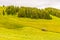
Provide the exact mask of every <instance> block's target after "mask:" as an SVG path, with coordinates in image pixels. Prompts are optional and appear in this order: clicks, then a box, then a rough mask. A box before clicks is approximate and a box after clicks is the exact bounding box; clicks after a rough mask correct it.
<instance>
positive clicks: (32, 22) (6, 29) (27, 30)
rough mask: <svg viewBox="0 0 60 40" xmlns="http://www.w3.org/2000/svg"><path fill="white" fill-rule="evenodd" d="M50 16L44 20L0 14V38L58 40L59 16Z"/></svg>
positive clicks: (59, 29) (11, 39)
mask: <svg viewBox="0 0 60 40" xmlns="http://www.w3.org/2000/svg"><path fill="white" fill-rule="evenodd" d="M52 17H53V19H52V20H46V19H31V18H18V17H16V16H11V15H9V16H7V15H5V16H1V15H0V40H60V33H59V32H60V18H57V17H54V16H52ZM17 26H18V27H17ZM42 28H45V29H46V30H48V31H42V30H41V29H42Z"/></svg>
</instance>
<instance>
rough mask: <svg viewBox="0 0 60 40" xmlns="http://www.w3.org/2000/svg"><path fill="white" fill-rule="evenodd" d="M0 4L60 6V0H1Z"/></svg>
mask: <svg viewBox="0 0 60 40" xmlns="http://www.w3.org/2000/svg"><path fill="white" fill-rule="evenodd" d="M0 5H16V6H30V7H37V8H45V7H54V8H60V0H0Z"/></svg>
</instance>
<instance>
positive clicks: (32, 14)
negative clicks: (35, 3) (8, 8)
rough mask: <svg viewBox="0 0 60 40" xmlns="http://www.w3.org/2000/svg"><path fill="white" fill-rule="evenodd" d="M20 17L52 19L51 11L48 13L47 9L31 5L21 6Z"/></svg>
mask: <svg viewBox="0 0 60 40" xmlns="http://www.w3.org/2000/svg"><path fill="white" fill-rule="evenodd" d="M18 17H27V18H33V19H38V18H40V19H52V18H51V17H50V15H49V13H47V12H46V11H45V10H43V9H41V10H40V9H37V8H30V7H21V8H20V10H19V12H18Z"/></svg>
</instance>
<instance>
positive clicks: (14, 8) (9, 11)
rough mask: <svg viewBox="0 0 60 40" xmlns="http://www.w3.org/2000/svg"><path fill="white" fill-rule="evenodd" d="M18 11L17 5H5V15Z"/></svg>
mask: <svg viewBox="0 0 60 40" xmlns="http://www.w3.org/2000/svg"><path fill="white" fill-rule="evenodd" d="M18 11H19V7H14V6H7V7H6V13H7V15H16V14H17V12H18Z"/></svg>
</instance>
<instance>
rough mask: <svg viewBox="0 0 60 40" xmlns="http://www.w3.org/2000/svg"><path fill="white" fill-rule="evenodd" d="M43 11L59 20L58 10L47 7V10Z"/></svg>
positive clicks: (59, 13)
mask: <svg viewBox="0 0 60 40" xmlns="http://www.w3.org/2000/svg"><path fill="white" fill-rule="evenodd" d="M45 10H46V11H48V12H47V13H49V14H51V15H53V16H56V17H59V18H60V10H59V9H56V8H51V7H48V8H45Z"/></svg>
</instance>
